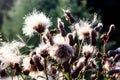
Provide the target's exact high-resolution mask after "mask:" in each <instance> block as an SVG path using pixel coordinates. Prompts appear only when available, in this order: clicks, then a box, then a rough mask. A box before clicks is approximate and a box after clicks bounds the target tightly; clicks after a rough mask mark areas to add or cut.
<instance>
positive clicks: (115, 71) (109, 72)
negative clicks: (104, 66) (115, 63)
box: [107, 69, 120, 75]
mask: <svg viewBox="0 0 120 80" xmlns="http://www.w3.org/2000/svg"><path fill="white" fill-rule="evenodd" d="M116 73H120V69H114V70H110V71H108V72H107V74H109V75H113V74H116Z"/></svg>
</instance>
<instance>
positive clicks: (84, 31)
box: [75, 20, 92, 40]
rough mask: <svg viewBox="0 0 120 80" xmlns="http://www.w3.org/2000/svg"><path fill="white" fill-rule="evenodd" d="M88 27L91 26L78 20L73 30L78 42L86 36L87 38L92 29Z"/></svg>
mask: <svg viewBox="0 0 120 80" xmlns="http://www.w3.org/2000/svg"><path fill="white" fill-rule="evenodd" d="M90 26H91V25H90V24H88V22H87V21H83V20H80V22H79V24H76V25H75V30H76V31H77V35H78V37H79V39H80V40H83V39H85V38H86V37H87V36H89V32H90V30H91V29H92V28H91V27H90Z"/></svg>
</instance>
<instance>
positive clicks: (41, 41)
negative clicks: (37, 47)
mask: <svg viewBox="0 0 120 80" xmlns="http://www.w3.org/2000/svg"><path fill="white" fill-rule="evenodd" d="M41 42H42V35H41V34H40V43H41Z"/></svg>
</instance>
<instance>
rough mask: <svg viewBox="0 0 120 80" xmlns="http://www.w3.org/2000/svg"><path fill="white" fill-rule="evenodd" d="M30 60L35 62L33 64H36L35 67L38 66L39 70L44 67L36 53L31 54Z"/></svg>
mask: <svg viewBox="0 0 120 80" xmlns="http://www.w3.org/2000/svg"><path fill="white" fill-rule="evenodd" d="M32 60H33V62H34V63H35V65H36V67H37V68H38V70H39V71H43V70H44V67H43V65H42V64H41V62H40V57H39V56H38V55H33V57H32Z"/></svg>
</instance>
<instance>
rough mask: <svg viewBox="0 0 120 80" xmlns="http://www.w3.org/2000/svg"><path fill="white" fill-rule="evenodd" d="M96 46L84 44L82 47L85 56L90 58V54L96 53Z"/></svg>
mask: <svg viewBox="0 0 120 80" xmlns="http://www.w3.org/2000/svg"><path fill="white" fill-rule="evenodd" d="M94 51H95V50H94V47H93V46H91V45H84V46H83V47H82V53H83V55H84V56H85V57H87V58H89V57H90V56H92V55H94Z"/></svg>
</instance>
